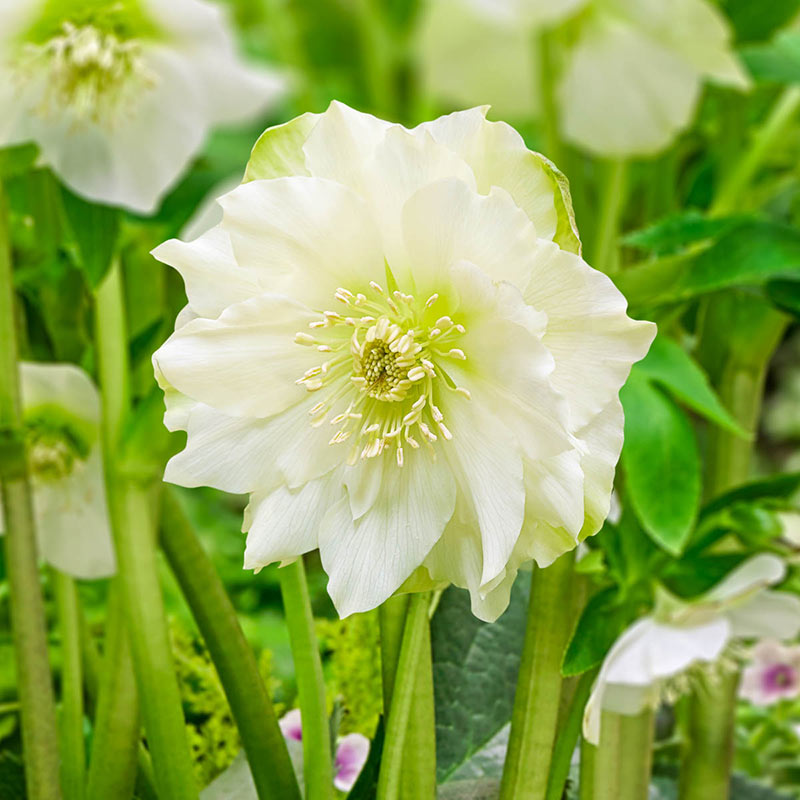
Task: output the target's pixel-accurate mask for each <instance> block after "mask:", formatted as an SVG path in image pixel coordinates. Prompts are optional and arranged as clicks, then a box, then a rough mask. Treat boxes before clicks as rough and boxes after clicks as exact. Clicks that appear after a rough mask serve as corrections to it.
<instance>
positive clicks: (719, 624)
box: [583, 554, 800, 744]
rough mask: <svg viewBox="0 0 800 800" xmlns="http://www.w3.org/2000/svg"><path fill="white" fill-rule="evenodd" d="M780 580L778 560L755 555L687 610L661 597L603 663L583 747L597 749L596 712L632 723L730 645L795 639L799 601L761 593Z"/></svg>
mask: <svg viewBox="0 0 800 800" xmlns="http://www.w3.org/2000/svg"><path fill="white" fill-rule="evenodd" d="M785 574H786V567H785V565H784V563H783V561H781V559H779V558H777V557H776V556H772V555H768V554H761V555H757V556H753V557H752V558H750V559H748V560H747V561H745V562H744V563H743V564H741V565H740V566H739V567H738V568H737V569H735V570H734V571H733V572H731V573H730V574H729V575H728V576H727V577H726V578H724V579H723V580H722V581H721V582H720V583H718V584H717V585H716V586H714V587H713V588H712V589H711V590H710V591H708V592H706V594H704V595H703V596H702V597H700V598H698V599H697V600H694V601H692V602H690V603H685V602H681V601H679V600H677V599H676V598H674V597H672V596H671V595H669V596H668V595H666V594H664V595H662V596H661V598H660V601H661V602H660V603H659V606H660V607H659V606H657V608H656V610H655V612H654V613H653V614H652V615H650V616H646V617H643V618H642V619H640V620H638V621H637V622H635V623H634V624H633V625H631V627H630V628H628V629H627V630H626V631H625V632H624V633H623V634H622V635H621V636H620V637H619V638H618V639H617V641H616V642H615V643H614V645H613V647H612V648H611V650H609V652H608V655H607V656H606V658H605V661H603V666H602V668H601V669H600V674H599V675H598V676H597V681H596V682H595V685H594V688H593V689H592V694H591V697H590V698H589V702H588V703H587V704H586V710H585V712H584V718H583V735H584V737H585V738H586V739H587V741H589V742H591V743H592V744H597V743H598V742H599V739H600V719H601V715H602V711H603V710H606V711H613V712H615V713H617V714H630V715H634V714H638V713H639V712H641V711H642V710H644V709H645V708H648V707H650V708H656V707H657V706H658V704H659V702H660V700H661V698H662V696H663V694H664V691H665V689H667V688H671V689H672V690H673V691H674V692H680V691H682V690H686V689H687V688H688V687H689V683H690V682H689V681H688V680H687V676H686V671H687V670H688V669H689V668H690V667H692V666H693V665H695V664H702V663H712V662H716V661H717V660H718V659H720V657H721V656H722V655H723V651H724V650H725V648H726V646H727V645H728V644H729V643H730V642H731V641H732V640H734V639H748V638H754V637H765V636H766V637H772V638H775V639H791V638H793V637H794V636H796V635H797V633H798V632H799V631H800V598H797V597H795V596H794V595H791V594H788V593H787V592H775V591H770V590H769V589H768V588H767V587H769V586H771V585H773V584H776V583H780V581H781V580H783V578H784V576H785Z"/></svg>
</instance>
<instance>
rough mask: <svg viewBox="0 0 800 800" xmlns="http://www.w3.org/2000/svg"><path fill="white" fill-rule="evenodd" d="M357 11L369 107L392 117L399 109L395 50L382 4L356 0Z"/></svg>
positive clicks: (372, 0)
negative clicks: (395, 78) (395, 74)
mask: <svg viewBox="0 0 800 800" xmlns="http://www.w3.org/2000/svg"><path fill="white" fill-rule="evenodd" d="M356 14H357V17H358V29H359V34H360V37H361V52H362V58H363V62H364V75H365V76H366V80H367V88H368V90H369V94H370V104H371V105H372V110H373V111H375V112H376V113H378V114H383V115H385V116H387V117H392V116H393V115H395V114H396V113H397V110H398V109H397V98H396V91H395V86H394V50H393V42H392V40H391V36H390V32H389V27H388V24H387V22H386V19H385V18H384V13H383V7H382V4H381V3H380V2H376V0H358V2H357V3H356Z"/></svg>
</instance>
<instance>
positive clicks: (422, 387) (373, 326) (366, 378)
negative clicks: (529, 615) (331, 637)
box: [154, 103, 655, 619]
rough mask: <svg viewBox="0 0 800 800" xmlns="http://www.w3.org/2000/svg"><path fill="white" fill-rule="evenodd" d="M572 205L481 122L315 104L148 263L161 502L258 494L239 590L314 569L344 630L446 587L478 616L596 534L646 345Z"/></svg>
mask: <svg viewBox="0 0 800 800" xmlns="http://www.w3.org/2000/svg"><path fill="white" fill-rule="evenodd" d="M564 192H565V190H564V187H563V181H562V180H561V179H560V177H559V175H558V174H557V173H556V172H555V171H554V168H553V167H552V165H550V164H549V163H548V162H547V161H546V160H545V159H543V158H542V157H541V156H539V155H537V154H535V153H532V152H530V151H529V150H527V149H526V147H525V145H524V143H523V141H522V139H521V137H520V136H519V135H518V134H517V133H516V132H515V131H514V130H513V129H512V128H510V127H508V126H507V125H505V124H503V123H494V122H487V120H486V119H485V109H472V110H470V111H464V112H461V113H457V114H453V115H451V116H448V117H442V118H441V119H438V120H435V121H434V122H430V123H425V124H423V125H420V126H419V127H417V128H415V129H413V130H407V129H405V128H403V127H401V126H399V125H390V124H389V123H386V122H383V121H382V120H379V119H376V118H375V117H372V116H369V115H367V114H361V113H359V112H356V111H354V110H353V109H351V108H348V107H347V106H344V105H341V104H339V103H333V104H332V105H331V106H330V108H329V109H328V110H327V111H326V112H325V113H324V114H305V115H303V116H301V117H299V118H297V119H295V120H293V121H292V122H290V123H287V124H286V125H282V126H279V127H276V128H270V129H269V130H267V131H266V132H265V133H264V134H263V136H262V137H261V139H260V140H259V142H258V144H257V145H256V147H255V149H254V151H253V156H252V158H251V161H250V164H249V165H248V169H247V173H246V182H245V183H244V184H243V185H241V186H240V187H238V188H237V189H234V190H233V191H232V192H230V193H228V194H227V195H225V196H223V197H222V198H221V199H220V204H221V205H222V208H223V219H222V222H221V223H220V224H219V225H218V226H216V227H214V228H212V229H211V230H210V231H208V232H207V233H206V234H204V235H203V236H201V237H200V238H198V239H196V240H195V241H193V242H189V243H184V242H180V241H176V240H172V241H169V242H166V243H165V244H163V245H161V246H160V247H158V248H157V249H156V250H155V251H154V253H155V255H156V257H157V258H159V259H161V260H162V261H164V262H165V263H168V264H171V265H173V266H174V267H176V268H177V269H178V270H179V271H180V272H181V274H182V275H183V278H184V281H185V283H186V290H187V294H188V297H189V306H188V308H187V309H186V310H185V312H184V313H182V314H181V316H180V317H179V320H178V325H177V329H176V331H175V333H174V334H173V335H172V336H171V337H170V339H169V340H168V341H167V342H166V343H165V344H164V345H163V346H162V347H161V348H160V349H159V350H158V351H157V352H156V353H155V355H154V363H155V366H156V374H157V377H158V378H159V381H160V382H161V384H162V386H164V388H165V389H166V398H167V407H168V411H167V415H166V418H165V421H166V424H167V426H168V427H170V428H172V429H175V428H181V429H183V430H186V431H187V432H188V440H187V446H186V449H185V450H184V451H183V452H182V453H179V454H178V455H177V456H175V457H174V458H173V459H172V460H171V461H170V462H169V464H168V466H167V471H166V475H165V479H166V480H168V481H171V482H173V483H178V484H181V485H184V486H199V485H211V486H215V487H217V488H220V489H223V490H226V491H230V492H248V493H250V505H249V506H248V508H247V510H246V512H245V525H244V528H245V530H247V531H248V537H247V549H246V553H245V567H246V568H249V569H259V568H261V567H262V566H264V565H265V564H269V563H271V562H274V561H287V560H291V559H295V558H297V557H298V556H300V555H301V554H302V553H305V552H308V551H310V550H313V549H315V548H319V550H320V555H321V558H322V564H323V567H324V569H325V570H326V572H327V573H328V576H329V579H330V580H329V584H328V591H329V593H330V595H331V597H332V599H333V601H334V603H335V605H336V608H337V609H338V611H339V613H340V614H342V615H347V614H352V613H353V612H356V611H365V610H367V609H370V608H374V607H375V606H377V605H379V604H380V603H382V602H383V601H384V600H385V599H386V598H387V597H389V596H390V595H391V594H392V593H393V592H395V591H397V590H398V589H399V588H400V587H401V586H402V587H403V588H404V590H415V589H421V588H425V587H427V588H430V587H431V586H434V585H444V584H446V583H448V582H452V583H455V584H457V585H459V586H463V587H466V588H467V589H469V591H470V593H471V595H472V604H473V610H474V612H475V613H476V614H477V615H479V616H480V617H482V618H484V619H495V618H496V617H497V616H498V615H499V614H500V613H502V611H503V610H504V609H505V607H506V605H507V603H508V595H509V591H510V586H511V583H512V581H513V578H514V576H515V574H516V572H517V568H518V566H519V565H520V564H521V563H522V562H524V561H528V560H530V559H535V560H536V561H537V562H538V563H539V564H541V565H547V564H549V563H551V562H552V561H553V560H554V559H555V558H557V557H558V556H559V555H561V554H562V553H563V552H565V551H566V550H570V549H572V548H574V547H575V546H576V544H577V543H578V541H579V540H580V539H583V538H585V537H586V536H588V535H591V534H593V533H595V532H596V531H597V530H598V528H599V527H600V525H601V524H602V521H603V519H604V518H605V516H606V513H607V512H608V507H609V495H610V492H611V484H612V480H613V474H614V466H615V463H616V461H617V458H618V456H619V451H620V447H621V445H622V409H621V406H620V403H619V400H618V396H617V395H618V392H619V389H620V387H621V386H622V384H623V382H624V381H625V379H626V377H627V375H628V372H629V369H630V366H631V363H632V362H634V361H636V360H637V359H640V358H641V357H642V356H643V355H644V354H645V352H646V351H647V348H648V347H649V345H650V342H651V341H652V339H653V335H654V331H655V327H654V326H653V325H652V324H650V323H644V322H635V321H633V320H631V319H629V318H628V317H627V316H626V313H625V309H626V304H625V299H624V298H623V297H622V295H621V294H620V293H619V291H617V289H616V288H615V287H614V285H613V283H612V282H611V281H610V280H609V279H608V278H607V277H606V276H605V275H603V274H601V273H599V272H596V271H595V270H593V269H591V267H589V266H588V265H587V264H586V263H585V262H584V261H583V260H582V259H581V258H580V256H579V255H576V252H575V251H576V250H577V249H578V241H577V237H576V234H575V232H574V229H573V226H572V222H571V211H570V208H569V200H568V197H567V195H566V194H565V193H564Z"/></svg>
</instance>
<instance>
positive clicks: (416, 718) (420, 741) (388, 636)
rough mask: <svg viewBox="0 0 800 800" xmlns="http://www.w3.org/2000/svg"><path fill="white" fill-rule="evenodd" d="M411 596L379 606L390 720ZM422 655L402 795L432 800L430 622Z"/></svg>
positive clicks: (433, 750) (385, 701) (411, 799)
mask: <svg viewBox="0 0 800 800" xmlns="http://www.w3.org/2000/svg"><path fill="white" fill-rule="evenodd" d="M409 601H410V595H397V596H395V597H390V598H389V599H388V600H386V602H384V603H383V604H382V605H381V606H380V609H379V614H380V626H381V667H382V673H383V713H384V717H385V718H387V719H388V716H389V712H390V709H391V706H392V694H393V692H394V683H395V679H396V671H397V662H398V659H399V656H400V648H401V644H402V640H403V629H404V625H405V620H406V614H407V611H408V605H409ZM422 634H423V639H422V645H421V649H420V657H419V658H418V659H417V663H416V667H415V672H416V674H415V676H414V696H413V698H412V701H411V704H412V707H411V713H410V715H409V720H408V729H407V731H406V739H405V746H404V747H403V763H402V771H401V779H400V781H401V785H400V797H401V798H403V799H404V800H432V799H433V798H434V797H435V796H436V727H435V720H434V713H433V670H432V666H431V632H430V625H426V626H424V628H423V632H422Z"/></svg>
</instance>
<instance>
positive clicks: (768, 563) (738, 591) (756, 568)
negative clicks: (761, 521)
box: [703, 553, 786, 606]
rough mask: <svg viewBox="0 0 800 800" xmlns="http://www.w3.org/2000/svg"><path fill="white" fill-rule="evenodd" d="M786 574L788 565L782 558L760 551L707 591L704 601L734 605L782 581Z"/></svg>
mask: <svg viewBox="0 0 800 800" xmlns="http://www.w3.org/2000/svg"><path fill="white" fill-rule="evenodd" d="M785 575H786V565H785V564H784V562H783V560H782V559H780V558H778V557H777V556H774V555H771V554H770V553H759V554H758V555H755V556H752V557H751V558H748V559H747V561H745V562H744V563H743V564H740V565H739V566H738V567H737V568H736V569H735V570H733V571H732V572H730V573H729V574H728V575H727V576H726V577H725V578H724V579H723V580H721V581H720V582H719V583H718V584H717V585H716V586H714V587H713V588H712V589H711V590H710V591H708V592H706V594H705V595H704V597H703V601H704V602H708V603H719V604H722V605H723V606H727V605H732V604H735V603H736V602H737V601H740V600H742V599H745V598H747V597H748V596H749V595H753V594H755V593H756V592H758V591H759V590H760V589H764V588H765V587H767V586H772V585H773V584H775V583H780V582H781V581H782V580H783V578H784V576H785Z"/></svg>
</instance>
